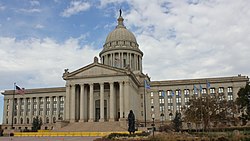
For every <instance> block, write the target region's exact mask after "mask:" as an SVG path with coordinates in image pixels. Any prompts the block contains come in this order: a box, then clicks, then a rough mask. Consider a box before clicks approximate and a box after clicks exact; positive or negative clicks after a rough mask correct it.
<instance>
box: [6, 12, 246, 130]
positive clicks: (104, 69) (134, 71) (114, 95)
mask: <svg viewBox="0 0 250 141" xmlns="http://www.w3.org/2000/svg"><path fill="white" fill-rule="evenodd" d="M99 56H100V62H99V61H98V58H97V57H95V58H94V61H93V63H91V64H89V65H87V66H84V67H82V68H80V69H78V70H75V71H72V72H69V70H68V69H65V72H64V73H63V79H64V80H65V81H66V85H65V87H59V88H41V89H26V90H25V94H24V95H18V94H15V95H14V93H15V92H14V90H6V91H4V92H3V93H2V94H3V95H4V115H3V128H5V129H11V127H12V125H13V127H14V128H15V129H26V128H27V129H30V128H31V126H32V122H33V118H35V117H36V116H38V117H39V118H40V119H41V120H42V121H43V123H44V124H43V127H42V128H43V129H47V128H49V129H50V128H53V127H54V126H56V124H58V123H62V124H63V126H67V124H70V123H76V122H79V123H85V122H88V123H91V122H124V121H126V119H127V116H128V113H129V111H130V110H133V111H134V113H135V117H136V120H137V121H138V122H140V123H143V122H144V121H145V118H146V121H147V122H151V120H152V115H154V116H155V120H156V121H162V122H166V121H170V120H172V119H173V115H175V112H176V111H180V112H181V109H182V107H184V106H187V102H188V101H189V99H191V97H192V96H193V95H194V94H197V95H198V96H201V94H217V95H218V94H220V95H221V96H222V97H221V98H223V99H227V100H235V99H236V98H237V92H238V91H239V89H240V88H243V87H245V85H246V84H247V82H248V81H249V79H248V77H246V76H240V75H239V76H231V77H218V78H203V79H187V80H168V81H150V79H149V77H148V75H145V74H143V70H142V57H143V53H142V52H141V51H140V49H139V45H138V43H137V41H136V39H135V36H134V35H133V33H131V32H130V31H129V30H127V29H126V27H125V26H124V24H123V18H122V17H121V16H120V17H119V18H118V25H117V26H116V28H115V29H114V31H112V32H111V33H110V34H109V35H108V36H107V39H106V42H105V44H104V46H103V50H102V51H101V52H100V54H99ZM145 81H147V82H149V84H150V89H147V88H145V83H144V82H145ZM208 83H209V84H210V86H209V87H208V86H207V84H208ZM194 87H197V91H198V92H197V91H195V90H194ZM144 96H145V97H144ZM144 100H145V101H144ZM13 105H14V107H13ZM13 110H14V111H13ZM145 111H146V113H145ZM61 126H62V125H61Z"/></svg>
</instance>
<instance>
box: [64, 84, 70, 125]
mask: <svg viewBox="0 0 250 141" xmlns="http://www.w3.org/2000/svg"><path fill="white" fill-rule="evenodd" d="M64 113H65V114H64V117H65V120H69V117H70V85H66V98H65V105H64Z"/></svg>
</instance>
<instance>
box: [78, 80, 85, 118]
mask: <svg viewBox="0 0 250 141" xmlns="http://www.w3.org/2000/svg"><path fill="white" fill-rule="evenodd" d="M80 86H81V92H80V121H79V122H84V113H85V110H84V109H85V106H84V99H85V93H84V84H81V85H80Z"/></svg>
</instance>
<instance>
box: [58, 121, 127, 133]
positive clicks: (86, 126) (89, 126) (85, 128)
mask: <svg viewBox="0 0 250 141" xmlns="http://www.w3.org/2000/svg"><path fill="white" fill-rule="evenodd" d="M123 125H124V124H123ZM54 131H56V132H113V131H116V132H117V131H119V132H124V131H127V127H126V126H123V127H122V126H121V123H120V122H118V121H115V122H75V123H69V124H68V125H67V126H65V127H62V128H59V129H55V130H54Z"/></svg>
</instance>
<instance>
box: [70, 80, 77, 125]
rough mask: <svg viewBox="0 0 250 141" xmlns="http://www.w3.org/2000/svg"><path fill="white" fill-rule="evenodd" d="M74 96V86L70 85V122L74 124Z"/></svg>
mask: <svg viewBox="0 0 250 141" xmlns="http://www.w3.org/2000/svg"><path fill="white" fill-rule="evenodd" d="M75 96H76V94H75V85H71V93H70V97H71V103H70V106H71V109H70V122H75V112H76V110H75V108H76V105H75V101H76V97H75Z"/></svg>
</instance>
